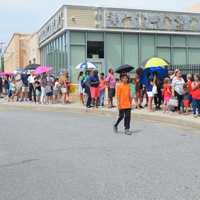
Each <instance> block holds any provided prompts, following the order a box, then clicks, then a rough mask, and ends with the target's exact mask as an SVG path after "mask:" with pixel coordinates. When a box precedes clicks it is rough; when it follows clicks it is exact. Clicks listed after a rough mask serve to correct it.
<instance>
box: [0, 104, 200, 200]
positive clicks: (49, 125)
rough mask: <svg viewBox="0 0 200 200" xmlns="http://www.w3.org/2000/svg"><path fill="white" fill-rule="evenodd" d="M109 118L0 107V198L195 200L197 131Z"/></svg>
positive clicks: (199, 161) (199, 152) (199, 151)
mask: <svg viewBox="0 0 200 200" xmlns="http://www.w3.org/2000/svg"><path fill="white" fill-rule="evenodd" d="M114 120H115V118H114V117H112V116H109V115H102V114H101V115H100V114H94V113H93V114H92V113H79V112H72V111H69V112H67V111H63V112H60V111H57V112H55V111H48V110H46V111H42V110H39V109H38V110H34V109H23V108H20V109H19V108H13V109H8V108H6V107H3V106H0V127H1V128H0V200H199V199H200V192H199V189H200V167H199V166H200V134H199V130H195V129H189V128H188V127H179V126H175V125H173V126H172V125H169V124H164V123H163V124H161V123H158V122H151V121H145V120H136V121H135V120H134V119H133V121H132V128H133V132H134V133H133V135H132V136H126V135H124V134H122V133H119V134H114V133H113V132H112V124H113V122H114ZM121 130H123V129H122V127H121Z"/></svg>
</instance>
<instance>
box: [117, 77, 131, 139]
mask: <svg viewBox="0 0 200 200" xmlns="http://www.w3.org/2000/svg"><path fill="white" fill-rule="evenodd" d="M120 78H121V83H120V84H119V85H118V86H117V102H118V109H119V117H118V120H117V122H116V123H115V125H114V132H115V133H117V132H118V125H119V123H120V122H121V121H122V120H123V119H124V128H125V134H127V135H131V132H130V122H131V101H132V99H131V89H130V85H129V83H128V79H129V78H128V75H125V74H124V75H123V76H121V77H120Z"/></svg>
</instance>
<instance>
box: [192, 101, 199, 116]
mask: <svg viewBox="0 0 200 200" xmlns="http://www.w3.org/2000/svg"><path fill="white" fill-rule="evenodd" d="M192 108H193V114H194V115H196V112H197V110H198V114H199V115H200V100H197V99H193V101H192Z"/></svg>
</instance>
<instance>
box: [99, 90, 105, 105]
mask: <svg viewBox="0 0 200 200" xmlns="http://www.w3.org/2000/svg"><path fill="white" fill-rule="evenodd" d="M104 100H105V90H101V91H100V97H99V103H100V106H104Z"/></svg>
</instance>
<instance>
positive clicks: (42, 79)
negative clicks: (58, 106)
mask: <svg viewBox="0 0 200 200" xmlns="http://www.w3.org/2000/svg"><path fill="white" fill-rule="evenodd" d="M69 93H70V81H69V74H68V72H64V73H62V74H60V76H59V77H54V76H53V75H50V74H49V73H43V74H41V75H36V74H35V73H34V71H33V72H30V73H27V72H25V73H22V74H17V75H15V76H13V75H9V76H4V77H3V78H2V77H0V96H1V97H3V96H4V97H5V98H7V99H8V101H9V102H14V101H17V102H33V103H38V104H53V103H63V104H67V103H70V99H69Z"/></svg>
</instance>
